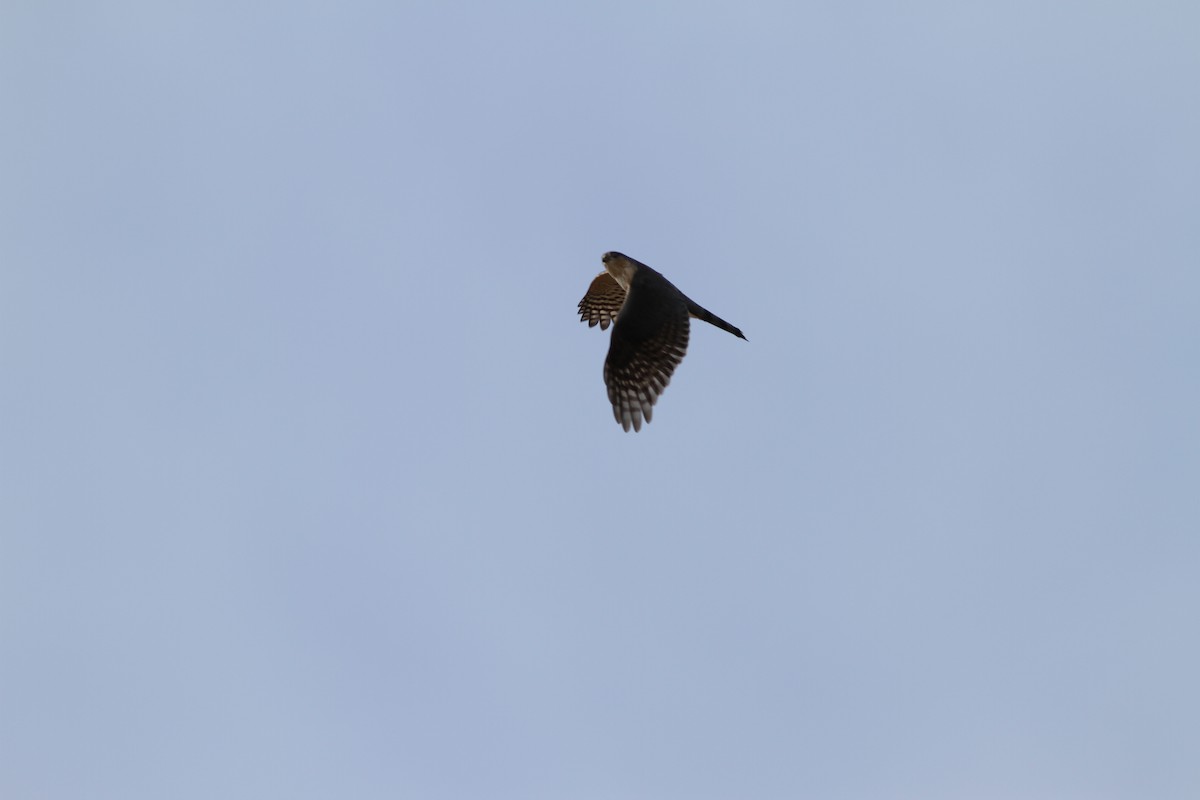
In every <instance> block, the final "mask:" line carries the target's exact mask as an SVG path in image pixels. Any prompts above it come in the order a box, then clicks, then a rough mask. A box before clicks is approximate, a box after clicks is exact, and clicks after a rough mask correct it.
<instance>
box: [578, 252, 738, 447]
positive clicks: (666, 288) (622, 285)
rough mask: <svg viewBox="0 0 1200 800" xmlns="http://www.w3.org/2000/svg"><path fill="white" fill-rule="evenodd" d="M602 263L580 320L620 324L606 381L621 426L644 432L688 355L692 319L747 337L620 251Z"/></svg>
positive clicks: (582, 302)
mask: <svg viewBox="0 0 1200 800" xmlns="http://www.w3.org/2000/svg"><path fill="white" fill-rule="evenodd" d="M603 261H604V272H601V273H600V274H599V275H597V276H596V278H595V280H593V281H592V285H591V286H589V287H588V290H587V294H585V295H584V296H583V299H582V300H580V301H579V317H580V319H581V320H582V321H583V322H586V323H587V324H588V327H595V326H596V325H599V326H600V330H604V329H606V328H607V327H608V326H609V325H610V324H613V323H614V321H615V323H616V324H615V325H613V331H612V339H611V341H610V342H609V346H608V358H606V359H605V360H604V383H605V385H606V386H608V399H609V400H610V401H611V402H612V407H613V416H614V417H616V418H617V422H619V423H620V424H621V427H622V428H624V429H625V430H626V431H628V430H629V429H630V428H633V429H634V430H635V431H640V430H641V429H642V420H643V419H645V421H646V422H649V421H650V412H651V411H652V409H653V408H654V404H655V402H657V401H658V396H659V395H660V394H662V392H663V390H664V389H666V388H667V384H668V383H670V382H671V375H672V373H674V372H675V368H676V367H678V366H679V362H680V361H682V360H683V356H684V354H685V353H686V352H687V345H688V327H689V319H690V318H691V317H696V318H697V319H702V320H704V321H705V322H707V323H710V324H712V325H716V326H717V327H718V328H720V329H721V330H724V331H729V332H730V333H732V334H733V335H734V336H737V337H739V338H742V339H745V338H746V337H745V336H744V335H743V334H742V332H741V331H740V330H738V329H737V328H735V327H733V326H732V325H730V324H729V323H728V322H726V321H725V320H723V319H721V318H720V317H718V316H717V315H715V314H712V313H710V312H709V311H707V310H705V309H704V308H701V307H700V306H699V305H697V304H696V303H695V302H693V301H692V300H691V299H690V298H688V296H687V295H685V294H684V293H683V292H681V291H679V290H678V289H676V288H675V285H674V284H673V283H671V282H670V281H669V280H667V279H666V278H664V277H663V276H662V275H661V274H659V273H658V272H655V271H654V270H653V269H651V268H650V267H648V266H646V265H645V264H643V263H642V262H640V261H637V260H635V259H632V258H630V257H629V256H627V255H623V254H621V253H615V252H612V253H605V254H604V259H603Z"/></svg>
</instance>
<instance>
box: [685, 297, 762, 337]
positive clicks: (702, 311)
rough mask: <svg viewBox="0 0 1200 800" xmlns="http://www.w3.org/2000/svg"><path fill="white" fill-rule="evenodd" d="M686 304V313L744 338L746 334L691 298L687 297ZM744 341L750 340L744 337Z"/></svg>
mask: <svg viewBox="0 0 1200 800" xmlns="http://www.w3.org/2000/svg"><path fill="white" fill-rule="evenodd" d="M687 304H688V313H689V314H691V315H692V316H693V317H695V318H696V319H702V320H704V321H705V322H707V323H708V324H709V325H716V326H717V327H718V328H720V329H721V330H723V331H729V332H730V333H732V334H733V335H734V336H736V337H738V338H739V339H746V334H744V333H742V332H741V331H740V330H738V329H737V328H735V327H733V326H732V325H730V324H729V323H728V322H726V321H725V320H723V319H721V318H720V317H718V316H717V315H716V314H714V313H712V312H711V311H709V310H708V309H707V308H702V307H701V306H700V305H699V304H698V303H696V302H694V301H693V300H692V299H691V298H688V301H687ZM746 341H750V340H749V339H746Z"/></svg>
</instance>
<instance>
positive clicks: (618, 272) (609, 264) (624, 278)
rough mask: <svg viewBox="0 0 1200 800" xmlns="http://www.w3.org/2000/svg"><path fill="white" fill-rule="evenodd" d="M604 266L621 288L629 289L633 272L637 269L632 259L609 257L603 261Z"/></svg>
mask: <svg viewBox="0 0 1200 800" xmlns="http://www.w3.org/2000/svg"><path fill="white" fill-rule="evenodd" d="M604 268H605V269H606V270H608V274H609V275H612V276H613V280H615V281H616V282H617V283H618V284H620V286H621V288H622V289H624V290H625V291H627V292H628V291H629V284H630V283H632V282H633V273H634V271H635V270H636V269H637V267H635V266H634V265H633V262H632V261H629V260H628V259H625V258H610V259H608V260H607V261H605V262H604Z"/></svg>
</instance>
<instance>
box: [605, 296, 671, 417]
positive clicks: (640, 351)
mask: <svg viewBox="0 0 1200 800" xmlns="http://www.w3.org/2000/svg"><path fill="white" fill-rule="evenodd" d="M634 311H636V312H637V313H633V314H631V313H630V312H634ZM626 314H627V316H623V317H621V319H620V320H618V321H617V324H616V325H615V326H614V327H613V332H612V342H611V343H610V344H609V347H608V358H607V359H605V361H604V383H605V385H606V386H608V399H609V400H610V401H611V402H612V406H613V416H614V417H616V419H617V422H619V423H621V427H622V428H624V429H625V430H627V431H628V430H629V428H630V427H631V426H632V428H633V429H634V430H635V431H640V430H641V429H642V419H643V418H645V420H646V422H649V421H650V413H651V411H652V410H653V408H654V404H655V403H656V402H657V401H658V396H659V395H660V394H662V391H663V389H666V388H667V384H668V383H670V382H671V374H672V373H674V372H675V368H676V367H678V366H679V362H680V361H683V356H684V354H685V353H687V346H688V309H687V304H686V303H685V302H683V301H682V299H680V300H679V302H677V303H666V304H662V305H659V306H657V307H653V308H636V307H635V308H631V309H629V310H628V311H627V312H626Z"/></svg>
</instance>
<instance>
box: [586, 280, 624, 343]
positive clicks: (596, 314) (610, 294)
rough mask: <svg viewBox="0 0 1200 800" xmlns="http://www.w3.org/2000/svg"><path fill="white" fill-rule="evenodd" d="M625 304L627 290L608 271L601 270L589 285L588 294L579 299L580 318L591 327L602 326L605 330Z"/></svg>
mask: <svg viewBox="0 0 1200 800" xmlns="http://www.w3.org/2000/svg"><path fill="white" fill-rule="evenodd" d="M624 304H625V290H624V289H622V288H621V284H619V283H617V282H616V280H614V279H613V276H612V275H609V274H608V272H601V273H600V274H599V275H597V276H596V279H595V280H593V281H592V285H591V286H589V287H588V290H587V294H585V295H584V296H583V299H582V300H580V301H579V319H580V321H581V322H586V323H587V324H588V327H589V328H594V327H596V325H599V326H600V330H605V329H606V328H607V327H608V326H609V325H611V324H612V321H613V320H614V319H616V317H617V313H618V312H619V311H620V310H621V306H622V305H624Z"/></svg>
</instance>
